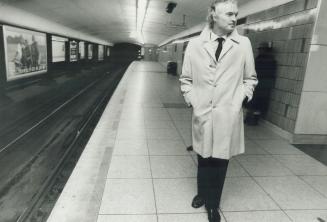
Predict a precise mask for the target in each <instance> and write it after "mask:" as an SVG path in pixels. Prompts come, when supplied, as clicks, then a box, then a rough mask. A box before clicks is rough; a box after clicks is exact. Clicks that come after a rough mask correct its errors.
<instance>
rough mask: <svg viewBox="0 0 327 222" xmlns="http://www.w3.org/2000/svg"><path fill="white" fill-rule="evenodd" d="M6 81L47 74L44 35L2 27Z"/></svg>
mask: <svg viewBox="0 0 327 222" xmlns="http://www.w3.org/2000/svg"><path fill="white" fill-rule="evenodd" d="M3 35H4V38H3V39H4V49H5V60H6V76H7V80H8V81H10V80H15V79H19V78H25V77H29V76H33V75H36V74H41V73H46V72H47V67H48V66H47V42H46V34H45V33H41V32H35V31H30V30H26V29H21V28H16V27H11V26H3Z"/></svg>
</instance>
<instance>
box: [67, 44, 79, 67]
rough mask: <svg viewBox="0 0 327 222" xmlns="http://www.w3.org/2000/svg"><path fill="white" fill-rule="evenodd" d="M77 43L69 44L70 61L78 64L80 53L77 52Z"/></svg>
mask: <svg viewBox="0 0 327 222" xmlns="http://www.w3.org/2000/svg"><path fill="white" fill-rule="evenodd" d="M77 50H78V49H77V42H76V41H70V42H69V61H71V62H76V61H77V56H78V51H77Z"/></svg>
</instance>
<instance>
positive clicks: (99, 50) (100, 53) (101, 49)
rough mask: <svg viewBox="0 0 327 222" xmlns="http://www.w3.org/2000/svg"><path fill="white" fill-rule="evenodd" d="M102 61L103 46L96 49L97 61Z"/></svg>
mask: <svg viewBox="0 0 327 222" xmlns="http://www.w3.org/2000/svg"><path fill="white" fill-rule="evenodd" d="M103 59H104V46H103V45H99V47H98V60H99V61H102V60H103Z"/></svg>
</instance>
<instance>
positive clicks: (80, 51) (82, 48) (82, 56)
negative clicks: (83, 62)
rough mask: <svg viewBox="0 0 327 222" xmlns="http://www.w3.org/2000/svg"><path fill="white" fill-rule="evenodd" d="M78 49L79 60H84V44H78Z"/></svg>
mask: <svg viewBox="0 0 327 222" xmlns="http://www.w3.org/2000/svg"><path fill="white" fill-rule="evenodd" d="M78 47H79V49H78V53H79V59H85V43H84V42H79V44H78Z"/></svg>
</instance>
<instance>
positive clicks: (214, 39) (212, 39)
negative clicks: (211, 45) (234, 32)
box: [210, 30, 227, 42]
mask: <svg viewBox="0 0 327 222" xmlns="http://www.w3.org/2000/svg"><path fill="white" fill-rule="evenodd" d="M218 38H224V39H225V40H226V39H227V35H222V36H218V35H216V34H215V33H214V32H213V31H212V30H210V41H213V42H214V41H216V40H217V39H218Z"/></svg>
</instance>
